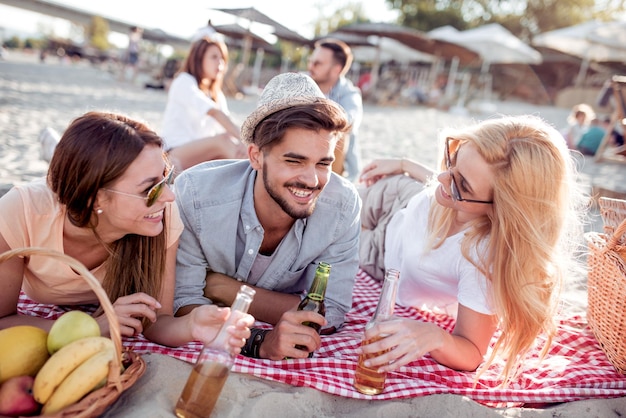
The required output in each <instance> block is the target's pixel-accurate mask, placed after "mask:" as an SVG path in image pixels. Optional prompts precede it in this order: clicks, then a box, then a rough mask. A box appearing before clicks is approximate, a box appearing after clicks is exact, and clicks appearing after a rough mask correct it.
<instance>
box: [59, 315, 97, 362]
mask: <svg viewBox="0 0 626 418" xmlns="http://www.w3.org/2000/svg"><path fill="white" fill-rule="evenodd" d="M98 335H100V326H99V325H98V323H97V322H96V320H95V319H94V318H93V317H92V316H91V315H89V314H87V313H85V312H82V311H69V312H66V313H64V314H63V315H61V316H60V317H59V319H57V320H56V321H54V324H52V328H50V332H49V333H48V341H47V343H48V352H49V353H50V355H52V354H54V353H55V352H57V351H59V349H61V347H64V346H66V345H68V344H69V343H71V342H72V341H76V340H79V339H81V338H85V337H96V336H98Z"/></svg>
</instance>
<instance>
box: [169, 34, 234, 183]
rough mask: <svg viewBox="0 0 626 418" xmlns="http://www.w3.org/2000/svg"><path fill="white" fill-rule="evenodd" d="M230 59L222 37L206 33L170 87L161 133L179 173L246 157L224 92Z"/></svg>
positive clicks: (192, 49) (194, 46)
mask: <svg viewBox="0 0 626 418" xmlns="http://www.w3.org/2000/svg"><path fill="white" fill-rule="evenodd" d="M227 63H228V50H227V49H226V44H225V43H224V42H223V40H222V39H221V37H218V36H213V37H207V36H205V37H203V38H201V39H199V40H197V41H195V42H194V43H193V44H192V45H191V49H190V51H189V54H188V55H187V58H186V59H185V61H184V62H183V64H182V66H181V68H180V71H179V72H178V74H177V75H176V77H175V78H174V81H173V82H172V84H171V86H170V89H169V92H168V96H167V104H166V107H165V113H164V115H163V127H162V131H161V134H162V136H163V139H164V140H165V145H166V150H167V152H168V155H169V158H170V160H171V161H172V163H173V164H174V165H175V166H176V168H177V169H178V170H180V171H182V170H185V169H187V168H189V167H191V166H193V165H196V164H198V163H201V162H203V161H209V160H215V159H232V158H244V157H245V146H244V145H243V143H242V142H241V141H240V140H239V138H240V136H241V134H240V129H239V126H237V125H236V124H235V123H234V122H233V120H232V119H231V117H230V114H229V111H228V105H227V103H226V97H225V96H224V93H223V92H222V80H223V78H224V73H225V71H226V65H227Z"/></svg>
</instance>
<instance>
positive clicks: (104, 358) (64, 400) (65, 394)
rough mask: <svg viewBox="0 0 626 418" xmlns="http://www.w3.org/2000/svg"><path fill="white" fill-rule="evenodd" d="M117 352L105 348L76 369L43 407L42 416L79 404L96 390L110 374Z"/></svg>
mask: <svg viewBox="0 0 626 418" xmlns="http://www.w3.org/2000/svg"><path fill="white" fill-rule="evenodd" d="M114 354H115V350H114V349H113V348H105V349H104V350H102V351H99V352H98V353H96V354H94V355H93V356H91V357H90V358H88V359H87V360H85V361H84V362H83V363H82V364H81V365H80V366H78V367H76V369H74V371H72V372H71V373H70V374H69V375H68V376H67V377H66V378H65V379H64V380H63V381H62V382H61V384H60V385H59V386H58V387H57V388H56V390H55V391H54V393H52V396H50V398H49V399H48V402H46V403H45V404H44V405H43V408H42V410H41V414H42V415H47V414H54V413H56V412H58V411H60V410H62V409H63V408H65V407H66V406H69V405H71V404H73V403H75V402H78V401H79V400H80V399H81V398H82V397H83V396H85V395H86V394H88V393H89V392H91V391H92V390H94V389H95V388H96V387H97V386H99V385H100V384H101V383H102V380H103V379H106V377H107V376H108V374H109V363H110V362H111V361H112V360H113V356H114Z"/></svg>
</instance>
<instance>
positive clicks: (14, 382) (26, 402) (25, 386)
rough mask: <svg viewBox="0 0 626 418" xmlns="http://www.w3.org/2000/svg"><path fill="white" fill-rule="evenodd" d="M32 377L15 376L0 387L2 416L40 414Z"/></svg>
mask: <svg viewBox="0 0 626 418" xmlns="http://www.w3.org/2000/svg"><path fill="white" fill-rule="evenodd" d="M33 380H34V378H33V377H32V376H15V377H12V378H10V379H9V380H7V381H6V382H4V383H3V384H2V386H0V415H8V416H15V417H17V416H22V415H34V414H35V413H37V412H39V408H40V407H41V405H39V404H38V403H37V402H36V401H35V398H33V392H32V388H33Z"/></svg>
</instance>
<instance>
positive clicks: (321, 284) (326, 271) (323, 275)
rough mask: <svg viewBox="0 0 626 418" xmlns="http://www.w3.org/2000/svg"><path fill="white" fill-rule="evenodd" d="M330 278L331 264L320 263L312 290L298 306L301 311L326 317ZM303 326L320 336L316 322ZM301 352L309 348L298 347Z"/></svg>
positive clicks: (311, 355) (311, 354) (319, 327)
mask: <svg viewBox="0 0 626 418" xmlns="http://www.w3.org/2000/svg"><path fill="white" fill-rule="evenodd" d="M329 276H330V264H328V263H325V262H323V261H320V263H319V264H318V265H317V268H316V269H315V277H314V278H313V283H311V288H310V289H309V292H308V293H307V294H306V296H305V298H304V299H302V301H300V304H299V305H298V310H299V311H313V312H317V313H318V314H320V315H322V316H324V315H326V305H325V304H324V297H325V296H326V286H327V285H328V277H329ZM302 324H303V325H306V326H308V327H311V328H313V329H314V330H316V331H317V332H318V334H319V332H320V330H321V326H320V325H319V324H316V323H315V322H309V321H306V322H303V323H302ZM296 348H297V349H299V350H306V349H307V348H306V347H304V346H301V345H296ZM309 357H313V353H309Z"/></svg>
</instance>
